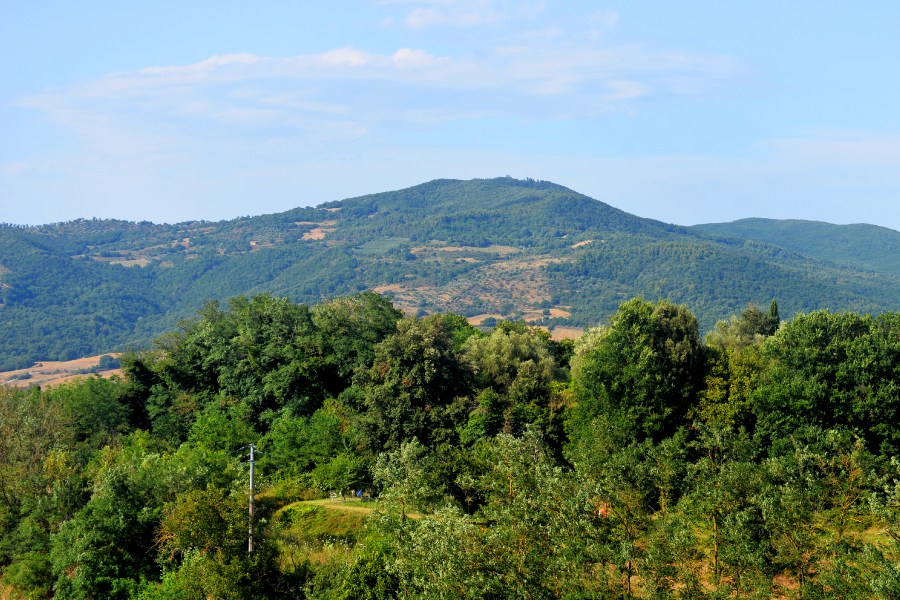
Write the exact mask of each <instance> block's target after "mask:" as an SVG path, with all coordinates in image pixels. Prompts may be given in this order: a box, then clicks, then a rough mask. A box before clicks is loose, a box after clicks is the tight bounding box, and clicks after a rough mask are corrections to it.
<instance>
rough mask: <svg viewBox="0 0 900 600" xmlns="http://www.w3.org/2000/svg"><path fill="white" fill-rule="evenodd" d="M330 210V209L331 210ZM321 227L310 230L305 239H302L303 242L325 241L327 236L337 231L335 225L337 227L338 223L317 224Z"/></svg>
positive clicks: (305, 234)
mask: <svg viewBox="0 0 900 600" xmlns="http://www.w3.org/2000/svg"><path fill="white" fill-rule="evenodd" d="M329 210H330V209H329ZM316 225H319V227H315V228H313V229H310V230H309V231H307V232H306V233H304V234H303V237H302V238H300V239H302V240H324V239H325V236H326V235H328V234H329V233H331V232H332V231H335V229H336V228H335V227H334V226H335V225H337V221H322V222H321V223H316Z"/></svg>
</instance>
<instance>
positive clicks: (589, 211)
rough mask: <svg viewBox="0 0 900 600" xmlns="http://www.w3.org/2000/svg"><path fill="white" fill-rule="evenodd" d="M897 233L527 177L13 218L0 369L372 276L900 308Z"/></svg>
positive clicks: (735, 303)
mask: <svg viewBox="0 0 900 600" xmlns="http://www.w3.org/2000/svg"><path fill="white" fill-rule="evenodd" d="M898 248H900V233H897V232H894V231H891V230H886V229H883V228H877V227H873V226H835V225H828V224H824V223H810V222H797V221H787V222H785V221H767V220H760V219H753V220H746V221H738V222H736V223H732V224H721V225H706V226H696V227H692V228H685V227H678V226H674V225H668V224H665V223H661V222H659V221H654V220H650V219H642V218H639V217H635V216H633V215H630V214H628V213H625V212H623V211H621V210H618V209H616V208H613V207H612V206H609V205H607V204H605V203H603V202H600V201H597V200H594V199H592V198H589V197H587V196H584V195H582V194H578V193H577V192H574V191H572V190H569V189H567V188H564V187H562V186H559V185H556V184H553V183H549V182H540V181H532V180H526V181H521V180H515V179H511V178H500V179H490V180H472V181H455V180H437V181H432V182H429V183H425V184H422V185H418V186H415V187H412V188H408V189H405V190H399V191H395V192H384V193H379V194H372V195H368V196H362V197H359V198H350V199H345V200H339V201H334V202H329V203H326V204H324V205H321V206H319V207H316V208H298V209H294V210H291V211H287V212H284V213H278V214H272V215H263V216H257V217H245V218H240V219H235V220H231V221H222V222H205V221H199V222H189V223H180V224H176V225H155V224H152V223H147V222H141V223H130V222H124V221H111V220H79V221H73V222H68V223H59V224H53V225H46V226H42V227H36V228H30V227H29V228H26V227H18V226H3V227H0V327H2V328H3V331H4V335H3V337H2V338H0V369H12V368H17V367H22V366H27V365H28V364H30V363H31V362H33V361H35V360H65V359H71V358H75V357H77V356H87V355H91V354H100V353H104V352H111V351H115V350H121V349H123V348H126V347H129V346H139V345H145V344H147V343H149V341H150V340H151V339H152V338H153V337H155V336H156V335H158V334H160V333H162V332H164V331H167V330H171V329H172V328H173V327H175V326H176V323H177V322H178V320H180V319H184V318H188V317H190V316H192V315H193V314H195V312H196V311H197V310H198V309H199V308H200V307H201V306H202V305H203V303H204V302H206V301H208V300H218V301H225V300H227V299H228V298H231V297H234V296H236V295H239V294H244V295H254V294H259V293H272V294H274V295H279V296H287V297H289V298H292V299H294V300H296V301H300V302H308V303H313V302H317V301H319V300H321V299H323V298H328V297H333V296H337V295H343V294H348V293H353V292H356V291H360V290H364V289H374V290H376V291H379V292H381V293H384V294H386V295H388V296H390V297H391V298H392V299H393V301H394V302H395V304H396V305H397V306H399V307H401V308H403V309H404V310H406V311H407V312H410V313H417V312H418V313H425V312H433V311H445V310H449V311H453V312H457V313H459V314H462V315H465V316H468V317H474V316H477V315H485V314H496V315H502V316H503V317H506V318H524V319H527V320H529V321H531V322H534V323H541V324H544V325H546V326H549V327H553V326H556V325H560V326H561V325H592V324H596V323H598V322H602V321H603V320H604V319H605V318H606V317H607V315H608V314H610V313H611V312H612V311H613V310H615V308H616V307H617V306H618V304H619V303H620V302H622V301H623V300H626V299H628V298H631V297H633V296H635V295H643V296H645V297H647V298H650V299H656V298H662V297H665V298H669V299H671V300H673V301H676V302H679V303H684V304H686V305H687V306H688V307H689V308H690V309H691V310H692V311H693V312H694V313H695V314H696V315H697V316H698V318H699V319H700V321H701V324H702V326H703V327H704V328H706V329H708V328H711V327H712V325H713V324H714V323H715V321H716V320H718V319H721V318H724V317H727V316H729V315H731V314H734V313H737V312H739V311H740V310H741V309H743V308H744V307H746V305H747V304H748V303H749V302H755V303H758V304H763V305H768V303H769V302H770V301H771V300H772V299H776V300H777V301H778V303H779V306H780V307H781V311H782V314H783V315H784V316H791V315H793V314H794V313H797V312H807V311H810V310H814V309H817V308H828V309H832V310H854V311H858V312H871V313H878V312H884V311H893V310H898V309H900V293H898V291H900V267H898V264H897V262H896V260H895V257H896V256H897V249H898Z"/></svg>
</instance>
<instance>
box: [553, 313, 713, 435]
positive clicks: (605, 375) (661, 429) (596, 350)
mask: <svg viewBox="0 0 900 600" xmlns="http://www.w3.org/2000/svg"><path fill="white" fill-rule="evenodd" d="M579 362H580V364H579V368H578V369H577V371H575V372H574V373H573V386H574V389H575V398H576V400H577V402H578V405H577V406H576V407H575V409H574V411H573V425H575V428H576V429H580V430H581V431H572V432H571V434H574V435H590V425H589V424H590V421H591V420H592V418H593V417H595V416H596V415H599V414H607V415H614V418H615V419H619V420H621V421H622V422H623V423H625V424H627V427H628V428H629V429H630V430H631V431H632V433H633V434H634V435H635V436H636V437H637V438H638V439H645V438H650V439H654V440H659V439H662V438H664V437H668V436H669V435H671V434H672V433H674V432H675V430H676V429H677V428H678V427H679V426H680V425H682V424H684V422H685V420H686V416H687V412H688V409H689V407H690V406H691V403H692V401H693V400H694V397H695V394H696V392H697V390H698V389H699V387H700V385H701V382H702V380H703V366H704V361H703V349H702V345H701V343H700V334H699V331H698V328H697V320H696V319H695V318H694V316H693V315H692V314H691V313H690V312H689V311H688V310H687V309H686V308H685V307H683V306H678V305H675V304H672V303H671V302H668V301H665V300H663V301H659V302H657V303H655V304H654V303H650V302H647V301H645V300H642V299H640V298H635V299H633V300H629V301H628V302H625V303H624V304H622V305H621V306H620V307H619V310H618V311H617V312H616V314H615V315H613V317H612V318H611V319H610V325H609V328H608V329H607V330H605V331H604V332H603V334H602V335H601V336H600V337H599V339H598V340H597V342H596V345H595V346H594V347H593V348H592V349H591V350H589V351H587V352H586V353H585V354H584V355H583V356H582V357H581V359H580V361H579Z"/></svg>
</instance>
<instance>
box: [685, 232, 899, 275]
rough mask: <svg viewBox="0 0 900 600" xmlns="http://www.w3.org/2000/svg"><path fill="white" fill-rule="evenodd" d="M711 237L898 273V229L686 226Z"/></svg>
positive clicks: (867, 268)
mask: <svg viewBox="0 0 900 600" xmlns="http://www.w3.org/2000/svg"><path fill="white" fill-rule="evenodd" d="M690 229H691V230H692V231H698V232H701V233H704V234H707V235H709V236H711V237H713V238H714V239H723V238H737V239H746V240H757V241H760V242H764V243H766V244H772V245H774V246H781V247H782V248H787V249H790V250H794V251H796V252H802V253H803V254H807V255H809V256H815V257H817V258H821V259H822V260H827V261H831V262H834V263H837V264H844V265H848V266H851V267H853V268H858V269H863V270H870V271H875V272H880V273H890V274H892V275H900V261H898V260H897V256H900V232H897V231H894V230H893V229H887V228H886V227H878V226H876V225H865V224H854V225H832V224H831V223H822V222H819V221H799V220H784V221H778V220H774V219H741V220H739V221H734V222H732V223H711V224H708V225H696V226H694V227H691V228H690Z"/></svg>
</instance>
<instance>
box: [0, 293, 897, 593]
mask: <svg viewBox="0 0 900 600" xmlns="http://www.w3.org/2000/svg"><path fill="white" fill-rule="evenodd" d="M122 366H123V369H124V375H123V376H122V377H121V378H117V379H113V380H104V379H100V378H99V377H90V378H87V379H84V380H82V381H79V382H75V383H70V384H66V385H62V386H59V387H54V388H49V389H44V390H42V389H39V388H32V389H27V390H18V389H11V388H0V429H2V431H0V568H2V579H0V586H2V590H3V592H4V593H5V594H8V595H9V597H13V598H15V597H23V598H44V597H55V598H98V597H103V598H142V599H151V598H154V599H162V598H168V599H183V598H210V597H213V598H261V597H272V598H275V597H286V598H288V597H289V598H297V597H301V598H303V597H305V598H394V597H401V598H510V597H516V598H572V599H574V598H616V597H622V598H624V597H641V598H725V597H741V598H754V597H756V598H768V597H772V596H779V597H796V598H835V597H841V598H895V597H898V594H900V567H898V558H900V552H898V551H900V546H898V544H900V460H898V444H900V433H898V431H897V429H896V423H897V422H898V416H900V415H898V412H897V411H898V409H900V386H898V382H900V372H898V371H900V315H898V314H895V313H889V314H883V315H880V316H877V317H876V316H869V315H861V314H856V313H849V312H848V313H831V312H827V311H816V312H811V313H808V314H801V315H798V316H796V317H794V318H793V319H791V320H790V321H781V319H780V317H779V311H778V306H777V304H776V303H774V302H773V303H772V305H771V306H770V307H768V308H767V309H763V308H759V307H756V306H752V305H751V306H749V307H748V308H747V309H746V310H744V311H743V312H742V313H740V314H739V315H735V316H733V317H731V318H730V319H727V320H724V321H721V322H719V323H718V324H717V325H716V327H715V329H714V331H712V332H711V333H710V334H709V335H707V336H706V337H705V339H703V338H701V336H700V333H699V328H698V324H697V319H696V318H695V317H694V316H693V315H692V314H691V312H690V311H688V310H687V309H686V308H685V307H684V306H680V305H677V304H674V303H672V302H669V301H658V302H648V301H646V300H643V299H641V298H634V299H631V300H628V301H626V302H624V303H622V304H621V305H620V306H619V308H618V310H617V311H616V312H615V314H614V315H613V316H612V317H611V318H610V319H609V321H608V322H607V323H606V324H604V325H600V326H597V327H595V328H591V329H589V330H587V331H586V332H585V334H584V335H583V336H582V337H581V338H579V339H578V340H575V341H574V342H572V341H554V340H552V339H551V338H550V336H549V334H547V333H546V332H544V331H542V330H540V329H537V328H532V327H529V326H527V325H525V324H524V323H521V322H510V321H501V322H499V323H497V324H496V326H495V327H493V328H491V329H489V330H480V329H477V328H474V327H472V326H470V325H469V324H468V323H467V322H466V320H465V319H464V318H462V317H460V316H457V315H454V314H450V313H445V314H435V315H430V316H425V317H422V318H418V317H407V316H403V314H402V313H400V312H399V311H398V310H396V309H395V308H394V307H393V306H392V305H391V304H390V302H389V301H388V300H386V299H385V298H383V297H381V296H379V295H376V294H374V293H371V292H363V293H360V294H356V295H353V296H347V297H342V298H337V299H334V300H330V301H326V302H322V303H319V304H317V305H313V306H307V305H303V304H296V303H294V302H292V301H290V300H287V299H284V298H278V297H274V296H271V295H261V296H254V297H249V298H248V297H237V298H234V299H232V300H231V301H229V302H228V304H227V305H221V304H219V303H216V302H210V303H208V304H206V305H205V306H204V308H203V309H202V310H201V311H199V313H198V314H197V315H196V316H195V317H194V318H193V319H191V320H188V321H185V322H183V323H181V324H180V326H179V327H178V328H177V329H176V330H174V331H172V332H170V333H168V334H166V335H164V336H163V337H161V338H159V339H158V340H157V342H156V344H155V346H154V347H153V348H152V349H149V350H144V351H140V352H133V353H130V354H127V355H126V356H124V357H123V358H122ZM251 443H252V444H255V446H256V448H257V449H258V450H259V456H258V460H257V463H256V466H257V478H258V484H259V487H260V490H259V492H260V494H259V500H258V509H259V510H258V521H257V523H256V524H255V526H256V547H255V551H254V552H253V553H252V554H250V553H248V552H247V525H248V523H247V507H246V502H247V486H248V471H247V465H246V464H244V463H243V462H242V461H243V460H246V456H245V453H246V450H245V447H246V446H247V445H248V444H251ZM349 490H359V493H360V494H364V495H365V496H366V497H367V498H369V497H374V498H376V499H377V502H374V503H372V504H371V506H373V507H374V510H372V511H371V516H369V517H368V518H367V519H366V521H365V525H364V527H363V528H359V527H357V528H356V529H355V530H354V531H352V532H351V534H349V535H347V536H345V537H335V534H332V535H329V534H328V533H327V532H326V533H325V534H322V535H319V534H316V535H315V536H314V535H313V534H312V533H310V531H311V530H312V529H313V525H312V521H310V520H309V518H308V517H309V515H310V514H313V513H315V511H317V510H320V509H318V508H316V507H315V506H314V505H310V504H304V503H302V502H300V503H298V502H297V501H299V500H307V499H312V498H318V497H327V496H328V494H329V493H335V494H343V493H347V492H349ZM331 512H333V511H331ZM304 515H306V516H304ZM330 527H331V530H332V532H333V531H336V530H337V528H338V525H334V524H332V525H330Z"/></svg>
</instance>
